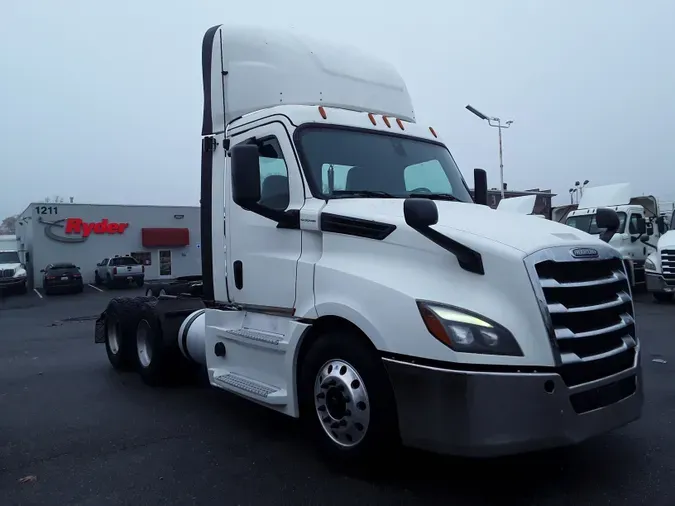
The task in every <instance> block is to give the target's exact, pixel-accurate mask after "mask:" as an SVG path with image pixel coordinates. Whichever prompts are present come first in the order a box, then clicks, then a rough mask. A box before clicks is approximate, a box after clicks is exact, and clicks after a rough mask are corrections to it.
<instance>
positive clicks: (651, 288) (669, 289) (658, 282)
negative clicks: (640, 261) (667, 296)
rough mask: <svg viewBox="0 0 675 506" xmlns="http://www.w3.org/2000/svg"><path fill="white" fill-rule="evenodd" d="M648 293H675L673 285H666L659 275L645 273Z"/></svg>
mask: <svg viewBox="0 0 675 506" xmlns="http://www.w3.org/2000/svg"><path fill="white" fill-rule="evenodd" d="M645 279H646V281H647V291H648V292H661V293H675V285H672V284H668V283H667V282H666V280H665V279H664V278H663V276H662V275H661V274H656V273H654V272H647V273H645Z"/></svg>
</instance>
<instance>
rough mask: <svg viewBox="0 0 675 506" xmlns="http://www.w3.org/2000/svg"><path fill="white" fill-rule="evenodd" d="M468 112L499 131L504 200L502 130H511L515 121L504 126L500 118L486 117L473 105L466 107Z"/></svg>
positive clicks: (500, 169) (502, 181) (501, 180)
mask: <svg viewBox="0 0 675 506" xmlns="http://www.w3.org/2000/svg"><path fill="white" fill-rule="evenodd" d="M466 109H467V111H469V112H470V113H472V114H475V115H476V116H477V117H479V118H480V119H482V120H484V121H487V122H488V125H490V126H491V127H495V128H497V129H498V130H499V190H500V192H501V195H502V199H503V198H504V157H503V154H502V128H509V127H510V126H511V125H512V124H513V120H509V121H506V122H505V123H504V124H503V125H502V120H501V119H499V118H495V117H491V116H486V115H485V114H483V113H482V112H480V111H479V110H478V109H476V108H475V107H473V106H471V105H467V106H466Z"/></svg>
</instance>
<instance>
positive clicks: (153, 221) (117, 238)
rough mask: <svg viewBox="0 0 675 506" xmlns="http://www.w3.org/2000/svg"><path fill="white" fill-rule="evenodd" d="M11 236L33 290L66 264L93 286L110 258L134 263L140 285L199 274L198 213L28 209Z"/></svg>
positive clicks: (169, 209) (63, 207)
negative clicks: (139, 267) (48, 271)
mask: <svg viewBox="0 0 675 506" xmlns="http://www.w3.org/2000/svg"><path fill="white" fill-rule="evenodd" d="M16 236H17V239H18V244H19V249H20V250H21V257H22V260H23V262H24V263H25V264H26V270H27V271H28V276H29V286H31V287H33V288H39V287H41V286H42V276H41V273H40V270H41V269H44V267H45V266H46V265H47V264H50V263H57V262H72V263H73V264H75V265H76V266H78V267H79V268H80V270H81V271H82V277H83V278H84V282H85V283H93V282H94V271H95V269H96V264H97V263H99V262H101V261H102V260H103V259H105V258H110V257H111V256H115V255H131V256H133V257H135V258H136V259H137V260H138V261H139V262H141V263H142V264H143V265H144V266H145V279H146V280H153V279H170V278H175V277H178V276H188V275H198V274H201V257H200V252H199V246H200V245H199V208H198V207H179V206H128V205H95V204H67V203H58V204H54V203H34V204H30V205H29V206H28V207H27V208H26V210H25V211H24V212H23V213H21V215H20V216H19V219H18V221H17V226H16Z"/></svg>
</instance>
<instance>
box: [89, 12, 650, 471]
mask: <svg viewBox="0 0 675 506" xmlns="http://www.w3.org/2000/svg"><path fill="white" fill-rule="evenodd" d="M202 66H203V82H204V111H203V124H202V165H201V210H202V221H201V227H202V228H201V249H202V252H203V257H202V268H203V285H202V288H203V293H202V294H201V296H199V297H197V296H194V294H193V296H188V295H182V296H173V297H172V296H160V297H159V298H154V297H139V298H116V299H112V300H111V301H110V303H109V305H108V307H107V309H106V310H105V311H104V312H103V313H102V314H101V316H100V318H99V319H98V321H97V324H96V337H95V340H96V342H100V343H105V347H106V351H107V354H108V357H109V360H110V362H111V363H112V365H113V366H114V367H116V368H119V369H134V370H136V371H138V372H139V373H140V374H141V376H142V377H143V379H144V380H145V381H146V382H147V383H149V384H152V385H154V384H162V383H163V382H167V381H169V382H171V381H178V379H179V378H180V374H181V372H182V371H185V370H188V369H190V367H198V368H204V369H205V370H206V371H208V378H209V381H210V384H211V385H212V386H213V387H216V388H219V389H223V390H226V391H229V392H232V393H235V394H237V395H240V396H242V397H244V398H246V399H248V400H250V401H252V402H255V403H258V404H261V405H263V406H266V407H268V408H269V409H273V410H276V411H279V412H281V413H284V414H286V415H288V416H291V417H299V418H300V419H301V420H302V422H303V423H305V424H306V426H307V429H308V432H309V433H310V434H311V435H312V436H314V437H315V438H316V442H317V443H318V445H317V447H318V448H320V449H322V450H323V451H324V452H325V453H326V454H327V455H329V456H330V458H332V459H337V460H340V461H347V462H352V463H354V462H365V461H367V460H368V459H369V458H370V457H373V456H375V457H377V456H378V455H380V456H381V453H379V452H381V451H382V450H386V451H388V450H389V449H390V448H391V447H392V445H395V444H397V443H399V442H402V443H403V444H404V445H408V446H412V447H417V448H422V449H426V450H431V451H435V452H441V453H447V454H455V455H472V456H496V455H505V454H511V453H518V452H525V451H530V450H535V449H541V448H548V447H555V446H562V445H570V444H574V443H578V442H580V441H583V440H585V439H587V438H589V437H592V436H595V435H597V434H602V433H605V432H607V431H610V430H612V429H615V428H617V427H621V426H623V425H625V424H627V423H629V422H631V421H633V420H636V419H637V418H639V417H640V414H641V409H642V403H643V397H642V380H641V368H640V341H639V340H638V337H637V335H636V332H635V322H634V310H633V302H632V299H631V295H630V289H629V286H628V283H627V279H626V272H625V269H624V266H623V263H622V261H621V257H620V255H619V253H618V252H617V250H616V249H614V248H613V247H611V246H609V245H608V244H607V243H606V241H607V240H608V239H609V236H608V235H606V236H604V237H603V238H604V239H605V241H603V240H601V239H599V238H597V237H593V236H591V235H589V234H587V233H585V232H581V231H578V230H574V229H572V228H570V227H567V226H565V225H562V224H559V223H553V222H551V221H548V220H537V219H533V218H532V217H529V216H524V215H519V214H516V213H507V212H498V211H495V210H492V209H490V208H489V207H487V205H486V203H487V182H486V177H485V172H484V171H481V170H477V171H475V173H474V179H475V181H474V187H475V200H472V198H471V195H470V193H469V187H468V185H467V184H466V182H465V180H464V178H463V177H462V174H461V172H460V170H459V169H458V167H457V165H456V164H455V161H454V159H453V157H452V155H451V154H450V151H449V150H448V148H447V147H446V145H445V144H443V142H442V141H441V140H440V138H439V136H438V134H437V132H436V131H435V130H434V128H431V127H428V126H425V125H422V124H419V123H418V122H417V121H416V118H415V113H414V110H413V106H412V103H411V99H410V96H409V95H408V92H407V89H406V85H405V83H404V81H403V79H402V78H401V76H400V75H399V74H398V73H397V72H396V71H395V70H394V68H393V67H392V66H391V65H390V64H388V63H386V62H384V61H381V60H379V59H376V58H372V57H369V56H366V55H364V54H363V53H362V52H361V51H358V50H356V49H353V48H351V47H348V46H342V45H332V44H328V43H325V42H320V41H316V40H312V39H308V38H300V37H299V36H296V35H292V34H288V33H283V32H277V31H270V30H265V29H261V28H246V27H225V26H222V25H219V26H215V27H213V28H211V29H210V30H208V32H207V33H206V35H205V37H204V41H203V49H202ZM223 208H225V210H226V211H225V218H224V219H225V222H226V226H225V230H226V234H223V222H222V220H223ZM597 220H599V222H600V223H601V224H602V225H603V226H604V227H605V228H606V230H608V233H609V232H611V230H615V229H616V227H618V225H619V222H618V217H617V215H616V213H615V212H614V211H611V210H604V209H601V210H599V211H598V213H597ZM610 235H611V234H610ZM226 248H227V250H226ZM225 251H227V254H225Z"/></svg>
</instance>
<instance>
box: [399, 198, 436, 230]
mask: <svg viewBox="0 0 675 506" xmlns="http://www.w3.org/2000/svg"><path fill="white" fill-rule="evenodd" d="M403 216H404V217H405V222H406V223H407V224H408V225H409V226H410V227H411V228H414V229H415V230H420V229H424V228H427V227H430V226H431V225H435V224H436V223H438V207H436V202H434V201H433V200H430V199H415V198H411V199H406V200H405V201H404V202H403Z"/></svg>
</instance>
